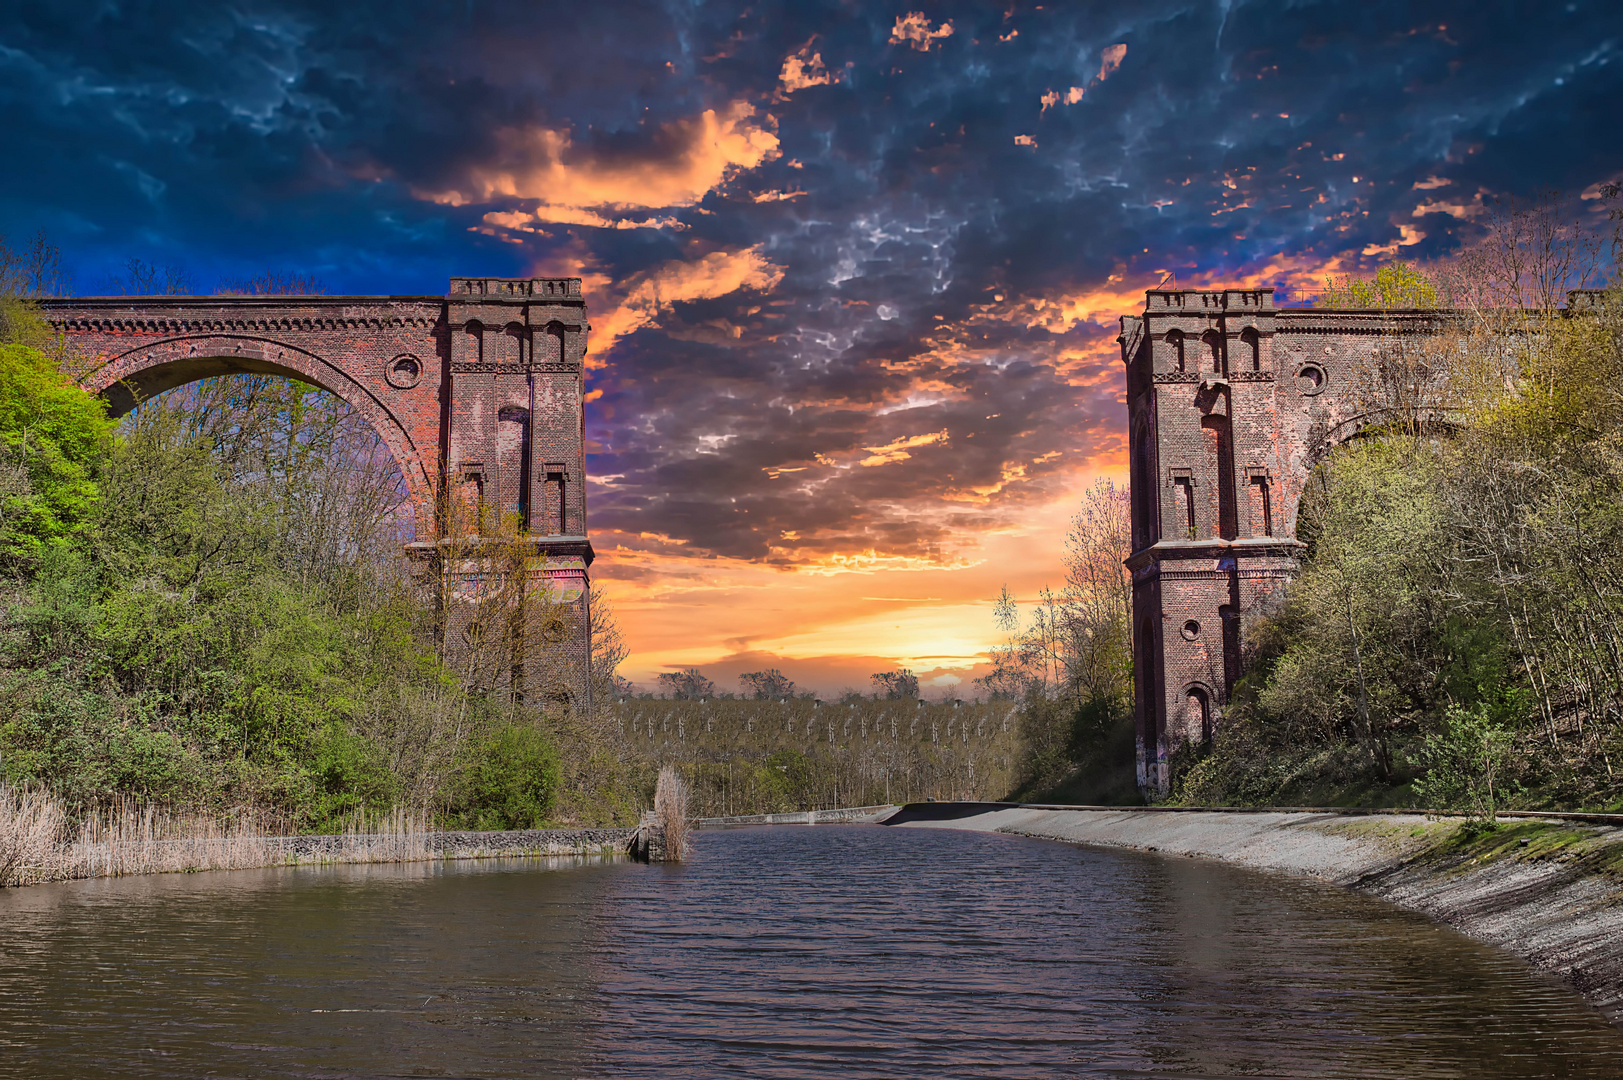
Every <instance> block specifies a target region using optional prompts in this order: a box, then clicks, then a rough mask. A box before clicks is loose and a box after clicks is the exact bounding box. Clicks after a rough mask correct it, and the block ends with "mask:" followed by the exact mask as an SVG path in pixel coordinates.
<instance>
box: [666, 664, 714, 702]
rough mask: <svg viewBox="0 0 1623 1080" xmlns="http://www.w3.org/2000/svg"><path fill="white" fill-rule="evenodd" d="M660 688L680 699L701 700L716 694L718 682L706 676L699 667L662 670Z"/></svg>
mask: <svg viewBox="0 0 1623 1080" xmlns="http://www.w3.org/2000/svg"><path fill="white" fill-rule="evenodd" d="M658 680H659V688H660V689H661V690H662V691H664V692H665V693H666V694H667V695H669V696H670V697H673V698H676V699H678V700H680V701H700V700H702V699H704V698H712V697H715V696H716V684H715V683H713V682H711V681H710V680H709V679H707V678H705V677H704V675H703V674H702V673H701V672H700V671H699V669H698V668H684V669H682V670H681V671H666V672H661V673H660V675H659V676H658Z"/></svg>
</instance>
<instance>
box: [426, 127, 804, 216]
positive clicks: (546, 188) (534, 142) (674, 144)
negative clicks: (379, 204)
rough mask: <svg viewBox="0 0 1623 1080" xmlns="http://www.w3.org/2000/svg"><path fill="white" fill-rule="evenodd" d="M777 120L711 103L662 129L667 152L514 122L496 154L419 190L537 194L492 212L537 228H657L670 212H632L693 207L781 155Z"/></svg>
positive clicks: (472, 195)
mask: <svg viewBox="0 0 1623 1080" xmlns="http://www.w3.org/2000/svg"><path fill="white" fill-rule="evenodd" d="M774 126H775V122H774V121H773V118H772V117H771V116H770V115H768V116H766V117H764V118H763V119H760V120H758V119H757V118H756V115H755V108H754V106H752V105H750V104H749V103H747V102H743V101H740V102H735V103H734V104H733V105H732V106H731V107H730V108H728V109H727V110H726V111H725V112H720V113H718V112H717V111H716V110H714V109H706V110H705V111H704V112H703V113H701V114H700V115H698V116H697V117H693V118H690V119H687V120H681V121H677V122H675V123H672V124H669V125H666V126H665V127H664V128H662V129H661V130H660V132H659V133H658V139H657V140H656V144H657V145H658V146H659V147H660V148H661V152H660V153H659V154H657V155H651V156H647V157H637V156H634V155H617V156H613V157H609V156H598V155H594V154H593V153H592V152H591V151H590V150H589V149H582V148H579V147H577V146H576V145H575V142H574V140H573V138H572V136H571V135H570V133H569V132H568V131H563V130H553V129H551V128H522V129H521V128H506V129H503V130H501V131H498V132H497V133H496V136H495V138H496V142H497V146H498V150H497V153H496V154H495V156H494V158H493V160H491V161H489V162H485V163H482V164H479V165H475V166H472V167H471V168H469V169H468V170H467V173H466V175H465V176H463V177H462V179H461V180H460V181H459V182H458V183H456V184H454V185H453V186H450V187H447V188H445V189H444V190H440V191H416V192H414V194H416V195H417V196H418V197H419V198H425V199H429V200H432V201H433V202H437V203H443V204H446V205H450V206H466V205H469V204H474V203H481V202H489V201H491V200H492V199H497V198H517V199H531V200H535V201H536V202H538V203H539V205H538V206H536V207H535V209H533V210H529V211H500V212H493V213H491V214H487V215H486V216H485V221H486V223H487V224H489V225H492V226H496V227H501V228H507V229H533V228H534V227H536V226H539V225H545V224H568V225H590V226H595V227H598V228H651V227H660V226H666V225H670V224H672V223H673V219H671V218H669V217H644V218H643V219H642V220H635V218H634V217H628V215H636V214H640V213H646V211H649V210H658V209H670V208H674V207H682V206H692V205H693V204H694V203H697V202H698V201H699V200H701V199H703V198H704V197H705V195H707V194H709V193H710V192H711V191H713V190H715V189H716V188H718V187H720V186H721V185H722V184H724V183H725V182H726V181H727V180H728V179H729V178H730V177H731V176H732V175H733V174H735V173H737V172H741V171H745V170H748V169H753V168H755V167H756V166H758V165H760V164H761V163H762V162H766V161H771V160H773V159H775V158H776V157H777V156H778V154H779V150H778V137H777V135H775V134H773V132H772V130H771V129H772V128H773V127H774Z"/></svg>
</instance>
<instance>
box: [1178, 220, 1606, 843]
mask: <svg viewBox="0 0 1623 1080" xmlns="http://www.w3.org/2000/svg"><path fill="white" fill-rule="evenodd" d="M1554 207H1555V204H1554V203H1553V202H1550V201H1543V202H1536V203H1533V204H1529V205H1524V206H1521V207H1515V206H1512V207H1508V208H1505V209H1504V210H1502V211H1500V212H1498V214H1497V216H1496V217H1495V219H1494V221H1492V222H1491V223H1490V228H1489V232H1488V235H1487V237H1486V239H1485V240H1484V241H1483V243H1482V244H1481V245H1480V246H1478V247H1477V248H1474V249H1472V250H1469V251H1467V252H1464V253H1463V254H1462V255H1461V256H1460V257H1459V258H1458V259H1456V260H1455V261H1453V262H1452V263H1450V264H1448V265H1445V266H1441V267H1435V268H1428V269H1427V270H1426V271H1421V270H1417V269H1415V268H1413V267H1402V266H1399V267H1393V268H1390V272H1388V273H1386V274H1385V276H1384V277H1383V276H1382V275H1377V276H1376V279H1375V280H1374V281H1372V282H1367V283H1364V284H1359V283H1356V282H1353V283H1342V284H1341V285H1339V286H1337V288H1336V289H1333V290H1332V293H1334V294H1335V295H1332V296H1331V298H1330V299H1331V301H1332V302H1335V303H1337V304H1340V305H1346V304H1349V303H1356V304H1357V305H1359V306H1367V307H1405V306H1412V305H1413V302H1415V301H1417V300H1418V301H1424V300H1426V299H1427V298H1428V297H1435V300H1434V301H1433V302H1435V303H1443V304H1447V305H1449V307H1450V310H1451V314H1449V315H1448V316H1446V318H1445V319H1443V320H1441V321H1440V323H1439V325H1440V329H1439V330H1438V332H1437V333H1435V334H1433V335H1429V336H1428V337H1426V338H1425V339H1424V340H1422V341H1420V342H1418V343H1417V342H1415V341H1413V340H1396V339H1394V340H1392V341H1390V342H1387V343H1384V344H1382V345H1381V347H1379V348H1378V349H1377V356H1376V358H1375V360H1374V362H1373V364H1372V365H1371V370H1370V371H1368V372H1365V373H1364V374H1365V376H1366V377H1365V380H1364V384H1363V385H1362V387H1361V393H1363V394H1364V395H1365V396H1366V397H1367V400H1365V401H1361V402H1359V403H1358V404H1359V405H1360V406H1361V407H1362V408H1364V410H1365V411H1366V412H1368V413H1370V414H1374V415H1380V416H1382V417H1385V418H1386V420H1387V422H1386V423H1385V424H1384V425H1383V426H1381V427H1379V428H1377V429H1374V430H1371V431H1368V432H1366V433H1365V435H1364V437H1363V438H1361V439H1359V440H1358V441H1356V442H1353V443H1351V444H1348V445H1345V446H1342V447H1340V448H1339V449H1336V450H1335V451H1334V452H1332V453H1331V454H1329V455H1328V457H1327V458H1326V459H1325V460H1324V461H1323V462H1322V463H1321V464H1320V465H1319V466H1318V468H1317V470H1316V471H1315V472H1314V473H1313V475H1312V476H1311V478H1310V480H1309V482H1308V484H1307V490H1306V491H1305V493H1304V496H1303V499H1302V503H1301V507H1300V513H1299V515H1298V526H1297V536H1298V539H1300V540H1302V541H1303V542H1304V543H1305V544H1306V545H1307V547H1306V553H1305V557H1304V559H1303V561H1302V565H1301V567H1300V571H1299V573H1298V574H1297V576H1296V578H1295V579H1294V581H1293V582H1292V584H1291V585H1290V586H1289V588H1288V589H1286V590H1285V592H1284V594H1283V595H1282V596H1281V597H1278V598H1277V599H1276V601H1275V602H1273V603H1271V604H1268V605H1265V606H1263V607H1261V608H1259V609H1257V610H1255V611H1253V612H1251V613H1250V614H1249V616H1248V621H1247V625H1246V627H1245V636H1246V639H1247V642H1248V648H1249V655H1248V656H1247V657H1246V662H1247V673H1246V675H1245V676H1244V677H1243V678H1242V679H1241V680H1240V682H1239V684H1238V685H1237V686H1236V688H1235V693H1234V697H1233V700H1232V702H1231V703H1230V705H1229V706H1228V708H1227V710H1226V711H1225V715H1224V716H1223V718H1222V720H1221V723H1220V724H1219V727H1218V732H1217V738H1216V741H1215V745H1214V746H1213V747H1212V748H1211V750H1210V752H1209V753H1207V752H1204V751H1200V750H1198V749H1195V748H1191V749H1190V750H1189V751H1188V752H1186V753H1185V754H1184V755H1183V756H1182V757H1181V759H1180V760H1179V761H1178V763H1177V766H1178V768H1177V772H1178V776H1177V778H1176V780H1175V784H1176V797H1178V798H1181V799H1183V800H1184V801H1187V802H1192V803H1231V802H1284V803H1295V804H1311V803H1324V802H1364V803H1392V802H1397V803H1403V802H1406V801H1413V802H1419V803H1421V804H1424V805H1428V806H1433V807H1438V808H1454V809H1460V810H1465V811H1468V812H1470V813H1472V814H1475V815H1479V816H1482V817H1488V818H1491V817H1492V815H1493V814H1494V813H1495V812H1496V810H1497V809H1499V808H1502V807H1504V806H1506V805H1507V804H1509V805H1524V806H1529V807H1536V806H1552V805H1554V806H1606V807H1611V806H1617V805H1619V803H1623V774H1620V773H1619V771H1618V765H1619V764H1620V760H1619V755H1620V754H1623V666H1620V664H1619V658H1620V657H1623V630H1620V629H1619V628H1620V627H1623V571H1620V570H1619V568H1620V567H1623V294H1620V293H1619V291H1618V289H1616V288H1615V287H1614V288H1613V289H1612V290H1610V291H1609V292H1606V293H1604V294H1600V295H1599V296H1598V297H1593V298H1592V301H1593V302H1589V301H1584V300H1583V299H1582V298H1580V303H1579V304H1578V305H1577V307H1576V308H1575V309H1573V310H1570V311H1562V310H1559V309H1558V307H1557V303H1558V301H1561V300H1564V296H1563V295H1562V294H1563V292H1564V290H1565V288H1568V287H1570V288H1580V287H1584V286H1587V285H1593V284H1594V282H1595V280H1596V277H1597V275H1598V271H1599V269H1601V268H1602V267H1601V260H1602V256H1604V255H1605V253H1606V252H1607V250H1608V248H1607V246H1606V244H1605V243H1604V242H1603V240H1604V237H1601V236H1598V235H1597V234H1595V233H1594V232H1592V231H1590V230H1588V229H1587V227H1586V226H1584V225H1582V223H1579V224H1566V223H1563V222H1562V221H1561V220H1560V219H1559V218H1557V217H1556V216H1555V210H1554ZM1617 217H1618V215H1616V214H1614V221H1616V220H1617Z"/></svg>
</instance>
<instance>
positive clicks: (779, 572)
mask: <svg viewBox="0 0 1623 1080" xmlns="http://www.w3.org/2000/svg"><path fill="white" fill-rule="evenodd" d="M1620 106H1623V5H1620V4H1618V3H1617V2H1616V0H1600V2H1574V3H1566V4H1563V3H1536V4H1535V3H1529V4H1509V3H1486V4H1485V3H1481V2H1480V0H1479V2H1472V3H1432V4H1412V3H1347V2H1345V0H1340V2H1335V3H1282V2H1271V3H1255V4H1247V3H1241V2H1223V3H1204V2H1179V3H1172V2H1156V0H1146V2H1144V3H1117V4H1094V3H1060V4H1046V5H1041V6H1036V5H1030V4H1017V5H1009V6H999V5H992V4H970V3H965V4H930V5H926V6H918V5H916V3H915V4H914V5H909V4H906V3H898V4H892V5H888V6H887V5H886V4H883V3H877V2H874V0H865V2H862V3H854V2H852V3H825V4H817V3H812V2H805V0H801V2H795V3H776V4H774V3H696V2H671V3H667V4H657V3H646V4H637V3H609V2H600V3H572V4H547V3H490V2H484V0H466V2H459V3H436V4H423V3H416V4H413V3H405V2H396V3H388V4H383V3H359V2H356V3H341V4H340V3H321V4H294V3H255V2H243V3H231V2H209V3H116V4H115V3H112V2H107V0H85V2H84V3H81V4H74V5H67V4H54V3H47V4H35V5H28V6H27V7H26V8H25V7H24V6H23V5H19V4H15V3H13V4H6V5H4V8H3V11H0V107H3V110H4V117H5V122H4V126H3V128H0V132H3V135H0V138H3V142H0V145H3V146H4V147H5V158H6V165H5V167H4V171H3V178H0V232H4V233H5V234H6V236H7V237H8V238H9V239H10V240H11V241H12V242H14V243H15V242H16V241H18V240H22V239H25V238H27V237H29V236H31V235H32V234H33V233H34V232H35V231H36V230H39V229H44V230H45V231H46V233H47V234H48V235H49V236H50V237H51V238H52V239H53V240H54V241H55V242H56V243H57V244H59V245H60V246H61V247H62V249H63V250H64V252H65V254H66V256H67V259H68V261H69V263H70V264H71V268H72V269H73V271H74V274H75V284H76V291H77V292H79V293H81V294H95V293H98V292H102V291H104V290H105V283H106V281H107V279H108V276H109V274H111V273H112V272H114V271H116V269H117V268H118V266H119V265H120V264H122V263H123V262H124V261H125V260H127V259H128V258H130V257H132V256H138V257H141V258H143V259H146V260H149V261H152V262H156V263H160V264H174V265H176V266H180V267H183V268H184V269H185V270H186V271H187V272H188V273H189V274H190V275H191V277H192V280H194V281H195V282H196V283H197V284H198V287H199V289H200V290H201V291H205V292H207V291H212V290H213V288H214V285H215V284H216V283H217V282H218V281H220V280H222V279H225V278H232V277H243V276H246V275H248V274H252V273H255V272H258V271H264V270H273V271H274V270H289V269H296V270H300V271H303V272H306V273H309V274H312V275H314V276H315V277H316V278H318V279H319V280H320V282H321V283H322V284H323V286H324V287H325V289H326V291H328V292H330V293H364V294H380V293H397V294H425V293H433V294H438V293H443V292H444V291H445V289H446V279H447V278H448V277H449V276H450V275H452V274H473V275H490V276H496V275H515V276H516V275H526V274H556V275H564V274H568V275H578V276H581V277H583V278H584V279H585V281H586V289H587V298H588V303H589V304H590V306H591V312H592V316H591V321H592V327H593V330H592V336H591V354H590V355H589V356H588V358H587V360H588V365H589V369H590V370H589V374H588V383H587V387H588V391H589V394H588V400H589V401H590V405H589V406H588V410H589V412H588V427H589V437H590V444H591V458H590V465H589V468H590V472H591V478H590V481H591V488H590V494H589V498H590V512H591V525H592V536H593V541H594V543H595V545H596V548H597V552H598V561H597V563H596V565H595V567H594V574H595V577H596V579H597V580H598V581H599V582H600V583H602V584H603V585H604V586H605V587H606V589H607V591H608V594H609V596H610V598H611V600H612V601H613V604H614V606H615V608H616V610H617V612H618V614H619V617H620V621H621V623H622V625H623V627H624V630H625V632H626V634H627V636H628V638H629V640H630V642H631V645H632V647H633V650H634V651H633V655H632V657H631V659H630V661H629V662H628V664H627V665H626V668H625V669H624V673H625V674H626V675H628V676H629V677H631V678H632V679H634V680H636V681H637V682H639V683H640V684H642V685H644V686H645V687H650V688H651V687H652V684H653V678H654V675H655V674H656V673H657V672H659V671H662V670H669V669H671V668H674V667H686V666H697V667H699V668H701V669H702V670H704V671H705V672H706V673H707V674H708V675H710V676H711V677H712V678H714V679H715V680H716V682H717V683H718V684H719V685H720V686H721V687H722V688H723V689H733V688H735V687H736V680H737V675H738V673H739V672H741V671H747V670H754V669H757V668H760V667H766V666H777V667H780V668H782V669H783V670H784V671H785V672H786V673H787V674H788V675H789V676H790V677H791V678H794V679H796V680H797V681H799V682H800V683H801V684H802V685H803V686H807V687H812V688H816V689H818V690H821V691H824V692H835V691H838V690H839V689H840V688H842V687H845V686H855V687H859V688H862V689H867V688H868V675H869V674H870V673H871V672H874V671H879V670H882V669H887V668H890V667H894V666H898V665H902V666H908V667H911V668H913V669H914V670H915V671H916V672H918V673H919V675H920V677H921V681H922V682H923V683H924V685H925V692H926V694H927V696H931V697H937V696H942V695H946V694H952V693H956V694H958V695H960V696H966V697H967V696H970V695H971V694H972V692H973V688H972V687H971V686H970V681H971V680H972V679H973V678H974V677H975V676H976V675H977V674H980V673H982V672H983V671H984V663H983V661H984V656H985V652H986V649H987V647H988V646H989V645H990V644H991V643H992V642H993V640H994V639H995V637H996V630H995V627H994V625H993V622H992V613H991V607H992V600H993V598H994V597H995V596H996V594H997V592H998V589H999V587H1000V586H1001V585H1002V584H1004V583H1007V584H1008V585H1009V586H1010V588H1011V589H1012V590H1013V591H1014V592H1015V593H1016V594H1017V595H1018V596H1020V597H1022V598H1024V599H1030V598H1031V597H1033V596H1034V595H1035V593H1036V591H1037V590H1038V589H1039V588H1040V587H1041V586H1042V585H1044V584H1045V583H1057V582H1058V580H1059V577H1060V557H1061V540H1062V537H1063V534H1064V531H1065V526H1066V522H1067V519H1068V517H1069V515H1070V513H1071V512H1072V508H1073V507H1074V505H1075V503H1076V501H1077V499H1078V498H1079V495H1080V493H1081V491H1082V490H1083V489H1084V488H1085V487H1086V486H1087V485H1088V484H1089V483H1090V482H1092V481H1093V480H1094V479H1095V478H1097V477H1101V476H1103V477H1112V478H1117V479H1120V478H1122V477H1123V475H1124V473H1125V468H1124V466H1125V450H1124V441H1123V438H1122V428H1123V425H1124V422H1125V408H1124V406H1123V404H1122V379H1121V371H1120V362H1119V359H1118V354H1117V349H1116V345H1115V343H1114V338H1115V335H1116V333H1117V323H1116V320H1117V317H1118V316H1119V315H1121V314H1123V313H1126V312H1131V311H1133V310H1135V309H1137V308H1139V307H1141V306H1142V302H1143V292H1144V290H1145V289H1146V288H1150V287H1153V286H1155V285H1156V284H1157V283H1159V282H1161V281H1162V280H1163V278H1164V277H1165V276H1166V275H1167V274H1168V273H1175V274H1176V281H1177V284H1178V285H1180V286H1194V285H1217V284H1224V283H1227V284H1240V283H1243V284H1261V285H1270V284H1271V285H1276V286H1278V287H1279V288H1280V289H1281V290H1282V292H1281V294H1280V298H1281V299H1282V300H1283V301H1284V302H1286V303H1291V302H1295V303H1300V302H1303V301H1305V300H1307V299H1309V298H1310V297H1311V295H1312V293H1313V292H1314V291H1315V289H1316V287H1317V285H1318V283H1319V281H1320V280H1321V279H1322V277H1323V275H1324V274H1325V273H1327V272H1332V271H1335V272H1347V271H1358V270H1361V269H1367V268H1370V267H1372V266H1374V265H1376V264H1377V263H1378V262H1379V261H1381V260H1383V259H1390V258H1393V257H1403V258H1412V259H1426V258H1434V257H1438V256H1441V255H1444V254H1446V253H1447V252H1448V251H1449V250H1451V249H1452V248H1454V247H1456V246H1457V245H1458V244H1460V243H1461V242H1462V241H1465V240H1468V239H1469V238H1470V237H1471V235H1472V233H1473V230H1474V229H1476V228H1477V227H1478V224H1479V222H1480V221H1481V217H1482V215H1483V212H1484V208H1485V207H1486V206H1488V205H1490V204H1491V203H1492V201H1493V200H1494V199H1495V198H1496V197H1503V196H1507V195H1514V194H1521V195H1525V194H1528V193H1531V192H1533V191H1535V190H1537V189H1540V188H1555V189H1558V190H1560V191H1562V192H1565V193H1566V194H1567V195H1568V196H1569V197H1570V198H1571V205H1572V207H1573V213H1575V214H1599V213H1601V212H1602V211H1601V208H1600V206H1599V201H1598V199H1596V197H1595V196H1596V192H1597V186H1598V184H1599V183H1600V182H1602V181H1606V180H1610V179H1614V178H1616V177H1618V176H1619V174H1620V173H1623V138H1620V130H1623V124H1620V120H1619V116H1620Z"/></svg>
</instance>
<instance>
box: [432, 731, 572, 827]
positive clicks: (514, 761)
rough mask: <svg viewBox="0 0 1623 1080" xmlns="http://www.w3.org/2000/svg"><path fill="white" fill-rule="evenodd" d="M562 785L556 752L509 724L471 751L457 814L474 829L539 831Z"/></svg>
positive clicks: (543, 739) (533, 734)
mask: <svg viewBox="0 0 1623 1080" xmlns="http://www.w3.org/2000/svg"><path fill="white" fill-rule="evenodd" d="M560 784H561V774H560V765H559V759H558V751H557V749H556V748H555V747H554V746H553V745H552V743H551V742H550V741H549V740H548V739H547V737H546V736H545V735H543V734H542V733H541V732H540V731H539V730H537V729H536V728H534V727H531V726H527V725H523V724H510V725H507V726H504V727H501V728H498V729H496V730H495V731H493V732H492V733H491V734H490V735H489V736H488V737H486V738H484V739H482V740H480V741H479V742H477V743H474V744H473V745H472V746H470V748H469V750H468V753H467V756H466V758H465V760H464V763H463V775H462V781H461V785H460V790H459V793H458V799H457V803H456V809H457V811H458V813H459V814H460V816H461V820H462V822H463V823H464V824H465V825H466V827H468V828H472V829H537V828H540V827H541V826H542V825H544V824H545V823H546V820H547V816H548V815H549V814H550V813H551V812H552V808H553V806H554V805H555V804H556V802H557V798H558V789H559V786H560Z"/></svg>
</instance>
